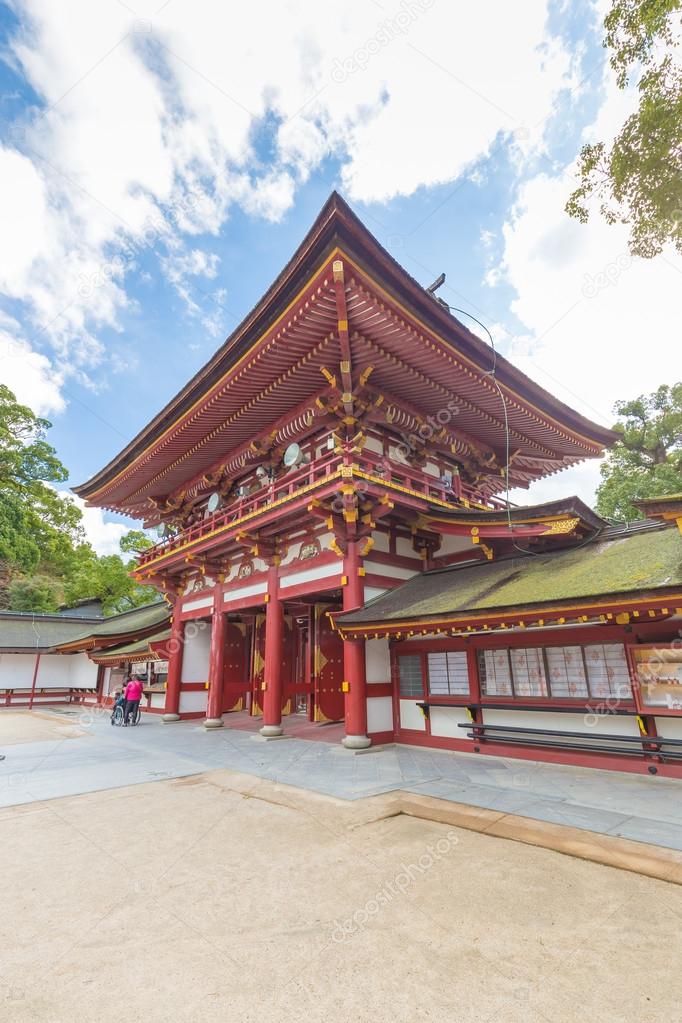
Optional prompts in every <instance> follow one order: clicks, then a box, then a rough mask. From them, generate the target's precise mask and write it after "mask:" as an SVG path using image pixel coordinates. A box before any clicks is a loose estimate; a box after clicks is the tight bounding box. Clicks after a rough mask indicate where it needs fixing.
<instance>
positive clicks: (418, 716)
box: [372, 700, 426, 732]
mask: <svg viewBox="0 0 682 1023" xmlns="http://www.w3.org/2000/svg"><path fill="white" fill-rule="evenodd" d="M372 702H374V701H372ZM400 727H401V728H410V729H412V731H414V732H425V731H426V721H425V720H424V715H423V714H422V712H421V708H420V707H418V706H417V703H416V701H415V700H401V701H400Z"/></svg>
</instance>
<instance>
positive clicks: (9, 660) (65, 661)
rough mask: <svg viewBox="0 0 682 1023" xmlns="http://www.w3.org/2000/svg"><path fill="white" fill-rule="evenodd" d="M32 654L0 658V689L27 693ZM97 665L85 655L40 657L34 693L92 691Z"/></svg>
mask: <svg viewBox="0 0 682 1023" xmlns="http://www.w3.org/2000/svg"><path fill="white" fill-rule="evenodd" d="M35 663H36V655H35V654H0V689H30V688H31V685H32V683H33V672H34V670H35ZM96 684H97V665H96V664H94V663H93V662H92V661H91V660H90V659H89V657H88V656H87V654H82V653H81V654H41V657H40V665H39V667H38V675H37V678H36V688H37V689H70V688H71V689H94V687H95V686H96Z"/></svg>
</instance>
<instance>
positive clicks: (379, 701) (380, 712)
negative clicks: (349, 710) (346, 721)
mask: <svg viewBox="0 0 682 1023" xmlns="http://www.w3.org/2000/svg"><path fill="white" fill-rule="evenodd" d="M367 731H368V732H392V731H393V701H392V700H391V697H390V696H378V697H376V698H375V699H373V700H368V701H367Z"/></svg>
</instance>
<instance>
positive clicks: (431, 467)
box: [424, 462, 440, 479]
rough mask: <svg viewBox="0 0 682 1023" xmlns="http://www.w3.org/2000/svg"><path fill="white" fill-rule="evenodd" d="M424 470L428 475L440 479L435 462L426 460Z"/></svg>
mask: <svg viewBox="0 0 682 1023" xmlns="http://www.w3.org/2000/svg"><path fill="white" fill-rule="evenodd" d="M424 472H425V473H427V474H428V475H429V476H435V477H436V478H437V479H440V469H439V468H438V466H437V465H436V463H435V462H427V463H426V465H425V466H424Z"/></svg>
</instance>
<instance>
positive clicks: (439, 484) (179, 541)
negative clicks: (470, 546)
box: [138, 452, 506, 567]
mask: <svg viewBox="0 0 682 1023" xmlns="http://www.w3.org/2000/svg"><path fill="white" fill-rule="evenodd" d="M344 464H345V457H344V455H341V454H337V453H336V452H329V453H328V454H327V453H325V454H324V455H321V456H320V457H319V458H316V459H315V460H314V461H312V462H309V463H308V464H306V465H302V466H300V467H298V468H297V469H295V470H293V471H292V472H289V473H287V474H286V475H285V476H280V478H279V479H276V480H272V481H268V482H266V483H264V484H263V485H262V486H260V487H258V488H257V489H256V490H254V491H253V492H251V493H249V494H246V495H244V496H243V497H237V498H235V499H233V500H231V501H230V503H229V505H228V506H227V507H226V508H223V509H220V510H219V511H216V512H215V513H214V514H213V515H209V516H207V517H206V518H204V519H201V520H200V521H199V522H195V523H193V524H192V525H191V526H187V527H186V528H185V529H183V530H181V531H180V532H178V533H177V534H176V535H175V536H171V537H168V539H165V540H162V541H160V542H159V543H157V544H155V545H154V546H153V547H150V548H148V550H146V551H143V553H142V554H141V555H140V557H139V562H138V563H139V565H140V567H142V566H144V565H146V564H148V563H149V562H151V561H154V560H155V559H156V558H158V557H160V556H161V555H164V554H169V553H171V552H172V551H174V550H180V549H182V548H184V547H186V546H187V545H188V544H190V543H192V542H193V541H194V540H199V539H201V538H202V537H205V536H208V535H210V534H211V533H213V532H215V531H216V530H219V529H221V528H222V527H224V526H227V525H229V524H230V523H233V522H237V521H239V520H241V519H243V518H245V517H246V516H248V515H251V514H253V513H256V512H258V511H259V510H261V509H262V510H266V509H268V508H270V507H272V506H273V505H274V504H276V503H277V502H281V501H282V502H283V501H285V500H286V499H287V498H292V497H294V496H296V495H297V494H300V493H302V492H304V491H305V490H306V489H308V488H309V487H313V486H315V485H316V484H320V483H323V482H324V480H325V478H326V477H328V476H332V475H333V474H334V473H336V472H337V471H338V470H339V469H340V468H341V466H342V465H344ZM353 465H354V466H355V467H356V468H357V469H358V470H359V471H360V472H364V473H367V474H368V475H371V476H376V477H379V478H381V479H382V480H383V481H384V482H385V483H386V484H387V485H388V486H389V487H390V486H394V487H397V488H400V489H404V490H409V491H412V492H414V493H416V494H418V495H420V496H422V497H425V498H426V499H427V500H429V499H435V500H437V501H441V502H444V503H445V504H448V505H450V506H452V507H458V506H461V502H462V501H463V500H465V501H469V502H470V503H472V504H475V505H478V506H479V507H481V506H483V507H486V508H489V509H490V510H491V511H499V510H501V509H503V508H506V504H505V503H504V502H503V501H500V500H499V499H497V498H494V497H493V498H487V499H484V498H482V497H481V494H480V493H479V492H477V491H476V490H475V489H474V488H473V487H470V486H469V485H468V484H466V483H464V482H463V481H462V480H461V479H460V478H459V477H458V476H454V477H453V480H452V486H446V485H445V484H444V483H443V481H442V480H440V479H438V478H437V477H435V476H431V475H429V473H425V472H422V471H421V470H420V469H417V468H414V467H412V466H409V465H401V464H399V463H397V462H389V461H388V460H387V459H385V458H381V457H380V456H379V455H375V454H373V453H371V452H363V453H362V454H361V455H359V456H357V455H354V456H353Z"/></svg>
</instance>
